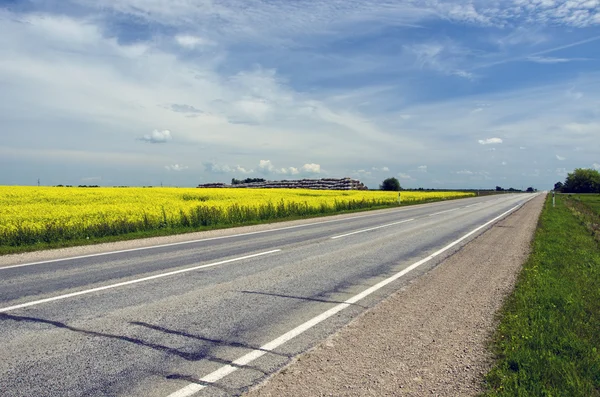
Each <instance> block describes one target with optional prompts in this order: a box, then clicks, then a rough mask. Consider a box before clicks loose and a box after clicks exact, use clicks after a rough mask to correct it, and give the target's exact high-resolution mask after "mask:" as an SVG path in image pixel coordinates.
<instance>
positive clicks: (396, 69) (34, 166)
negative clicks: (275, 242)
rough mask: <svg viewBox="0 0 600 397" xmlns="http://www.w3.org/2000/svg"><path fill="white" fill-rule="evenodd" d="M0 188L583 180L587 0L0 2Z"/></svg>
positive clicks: (594, 158)
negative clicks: (323, 180)
mask: <svg viewBox="0 0 600 397" xmlns="http://www.w3.org/2000/svg"><path fill="white" fill-rule="evenodd" d="M0 54H1V55H0V120H2V123H1V124H0V128H1V136H2V140H1V141H0V170H1V171H0V184H8V185H12V184H22V185H31V184H35V183H37V179H38V178H40V180H41V182H42V184H45V185H55V184H74V185H78V184H99V185H103V186H112V185H155V186H156V185H160V184H161V183H162V184H164V185H166V186H170V185H172V186H195V185H197V184H198V183H206V182H214V181H224V182H226V181H230V180H231V178H234V177H235V178H238V179H239V178H244V177H265V178H267V179H292V178H320V177H344V176H350V177H354V178H357V179H360V180H361V181H363V182H365V183H366V184H367V185H368V186H370V187H376V186H377V185H378V184H379V183H380V182H381V181H382V180H383V179H384V178H386V177H390V176H395V177H397V178H398V179H399V180H400V182H401V184H402V185H403V186H404V187H409V188H410V187H425V188H490V187H491V188H493V187H495V186H496V185H500V186H503V187H510V186H512V187H516V188H522V187H528V186H534V187H536V188H538V189H549V188H551V187H552V186H553V184H554V182H556V181H559V180H564V177H565V176H566V173H567V172H570V171H571V170H573V169H574V168H578V167H583V168H596V169H600V144H599V142H600V0H563V1H559V0H485V1H484V0H451V1H440V0H423V1H419V0H402V1H388V0H382V1H369V0H362V1H358V0H332V1H325V0H295V1H282V0H279V1H275V0H270V1H266V0H244V1H238V0H225V1H217V0H206V1H200V0H194V1H192V0H170V1H164V0H120V1H118V2H116V1H108V0H61V1H56V0H45V1H41V0H39V1H38V0H31V1H27V0H8V1H7V0H0Z"/></svg>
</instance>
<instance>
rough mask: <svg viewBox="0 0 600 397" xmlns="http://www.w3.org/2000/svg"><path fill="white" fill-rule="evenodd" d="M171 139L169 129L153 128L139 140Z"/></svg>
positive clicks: (160, 141) (158, 140)
mask: <svg viewBox="0 0 600 397" xmlns="http://www.w3.org/2000/svg"><path fill="white" fill-rule="evenodd" d="M172 139H173V136H172V135H171V131H169V130H162V131H159V130H154V131H152V134H146V135H144V136H143V137H141V138H140V140H142V141H144V142H148V143H166V142H169V141H170V140H172Z"/></svg>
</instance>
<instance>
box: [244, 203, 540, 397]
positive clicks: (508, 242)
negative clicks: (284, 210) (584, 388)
mask: <svg viewBox="0 0 600 397" xmlns="http://www.w3.org/2000/svg"><path fill="white" fill-rule="evenodd" d="M544 197H545V195H540V196H539V197H537V198H535V199H533V200H531V201H530V202H528V203H527V204H525V205H524V206H523V207H522V208H520V209H519V210H517V211H516V212H515V213H513V214H511V215H510V216H508V217H507V218H506V219H504V220H502V221H500V222H498V223H497V224H496V225H494V227H492V228H491V229H489V230H488V231H486V232H485V233H483V234H482V235H480V236H479V237H478V238H476V239H475V240H473V241H472V242H470V243H469V244H467V245H466V246H465V247H464V248H463V249H461V250H460V251H458V252H457V253H456V254H454V255H453V256H451V257H450V258H448V259H446V260H445V261H444V262H442V263H441V264H440V265H439V266H437V267H436V268H435V269H433V270H432V271H430V272H429V273H427V274H425V275H423V276H422V277H420V278H418V279H416V280H415V281H414V282H413V283H412V284H410V285H409V286H408V287H406V288H403V289H402V290H400V291H399V292H397V293H395V294H394V295H392V296H391V297H389V298H387V299H386V300H385V301H383V302H381V303H380V304H379V305H377V306H376V307H374V308H372V309H371V310H368V311H366V312H365V313H363V314H362V315H361V316H360V317H358V318H357V319H356V320H354V321H353V322H351V323H350V324H349V325H348V326H347V327H345V328H344V329H342V330H341V331H340V332H338V333H337V334H335V335H333V336H331V337H330V338H328V339H327V340H325V341H324V342H322V343H321V344H319V345H318V346H316V347H315V348H313V349H312V350H310V351H309V352H307V353H305V354H303V355H301V356H299V357H298V358H297V359H296V360H294V361H293V362H292V363H291V364H290V365H288V366H287V367H285V368H284V369H282V370H281V371H279V372H278V373H276V374H274V375H273V376H272V377H270V378H269V379H267V381H266V382H263V383H262V384H260V385H258V386H257V387H255V388H254V389H252V390H251V391H250V392H248V393H247V394H245V395H246V396H274V397H275V396H294V397H301V396H398V395H401V396H424V395H427V396H430V395H434V396H468V395H476V394H477V393H479V392H481V391H482V380H483V375H484V374H485V373H487V371H488V370H489V368H490V366H491V363H492V357H491V355H490V353H489V352H488V350H487V348H486V344H487V342H488V340H489V337H490V335H491V332H492V331H493V330H494V328H495V325H496V323H495V314H496V312H497V311H498V310H499V309H500V307H501V305H502V302H503V300H504V298H505V297H506V296H507V295H508V294H509V293H510V292H511V291H512V289H513V287H514V283H515V281H516V278H517V275H518V273H519V270H520V269H521V266H522V264H523V262H524V261H525V260H526V259H527V256H528V254H529V249H530V242H531V239H532V237H533V234H534V232H535V228H536V225H537V220H538V218H539V214H540V212H541V209H542V206H543V203H544Z"/></svg>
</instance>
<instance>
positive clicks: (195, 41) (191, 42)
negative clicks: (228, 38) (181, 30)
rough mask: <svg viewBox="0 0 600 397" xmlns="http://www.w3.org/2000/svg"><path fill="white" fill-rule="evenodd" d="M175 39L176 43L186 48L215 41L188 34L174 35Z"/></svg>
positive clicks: (206, 44) (207, 44)
mask: <svg viewBox="0 0 600 397" xmlns="http://www.w3.org/2000/svg"><path fill="white" fill-rule="evenodd" d="M175 41H176V42H177V44H179V45H180V46H182V47H185V48H187V49H193V48H196V47H200V46H213V45H216V43H215V42H214V41H212V40H208V39H205V38H203V37H198V36H193V35H188V34H184V35H177V36H175Z"/></svg>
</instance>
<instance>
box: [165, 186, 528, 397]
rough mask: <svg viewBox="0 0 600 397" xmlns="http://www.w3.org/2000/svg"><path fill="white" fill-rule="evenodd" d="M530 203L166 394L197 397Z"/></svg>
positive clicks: (487, 223) (485, 224) (503, 214)
mask: <svg viewBox="0 0 600 397" xmlns="http://www.w3.org/2000/svg"><path fill="white" fill-rule="evenodd" d="M532 198H533V197H532ZM529 200H531V198H530V199H528V200H526V201H524V202H523V203H521V204H518V205H516V206H514V207H512V208H511V209H509V210H508V211H506V212H504V213H502V214H501V215H498V216H497V217H495V218H494V219H492V220H491V221H489V222H486V223H484V224H483V225H481V226H479V227H477V228H475V229H473V230H472V231H470V232H469V233H467V234H465V235H464V236H462V237H461V238H459V239H458V240H455V241H453V242H452V243H450V244H448V245H447V246H445V247H444V248H442V249H440V250H438V251H436V252H434V253H433V254H431V255H429V256H428V257H426V258H423V259H421V260H420V261H418V262H415V263H413V264H412V265H410V266H408V267H407V268H405V269H404V270H402V271H400V272H398V273H396V274H394V275H393V276H391V277H389V278H386V279H385V280H383V281H380V282H379V283H377V284H375V285H373V286H372V287H370V288H367V289H366V290H364V291H363V292H361V293H359V294H357V295H354V296H353V297H352V298H350V299H348V300H346V301H344V302H343V303H340V304H338V305H336V306H334V307H332V308H331V309H329V310H327V311H325V312H323V313H321V314H319V315H318V316H316V317H314V318H312V319H310V320H308V321H307V322H305V323H303V324H300V325H299V326H297V327H296V328H294V329H292V330H291V331H288V332H286V333H285V334H283V335H281V336H280V337H278V338H276V339H273V340H272V341H270V342H269V343H267V344H265V345H263V346H261V347H260V348H259V349H257V350H252V351H251V352H250V353H247V354H245V355H243V356H241V357H240V358H238V359H237V360H235V361H232V364H233V365H224V366H222V367H221V368H219V369H218V370H216V371H214V372H211V373H210V374H208V375H206V376H205V377H203V378H201V379H200V382H203V383H205V384H200V383H190V384H189V385H187V386H185V387H183V388H181V389H179V390H177V391H176V392H174V393H171V394H169V396H168V397H190V396H192V395H194V394H196V393H197V392H199V391H200V390H202V389H204V388H206V387H207V385H206V383H215V382H217V381H219V380H221V379H223V378H224V377H226V376H227V375H229V374H231V373H232V372H235V371H236V370H238V369H239V367H241V366H245V365H248V364H249V363H251V362H252V361H254V360H256V359H257V358H259V357H262V356H264V355H265V354H267V353H268V352H269V351H272V350H274V349H276V348H277V347H279V346H281V345H283V344H284V343H285V342H287V341H289V340H290V339H292V338H294V337H296V336H298V335H300V334H302V333H303V332H304V331H306V330H308V329H310V328H312V327H314V326H315V325H317V324H319V323H321V322H323V321H325V320H326V319H328V318H329V317H331V316H333V315H335V314H337V313H339V312H340V311H342V310H344V309H345V308H347V307H348V306H350V305H352V304H354V303H356V302H358V301H360V300H361V299H363V298H365V297H367V296H368V295H370V294H372V293H373V292H375V291H377V290H379V289H381V288H383V287H385V286H386V285H388V284H389V283H391V282H393V281H396V280H397V279H399V278H400V277H402V276H404V275H405V274H407V273H409V272H411V271H412V270H414V269H416V268H417V267H419V266H421V265H423V264H424V263H427V262H429V261H430V260H431V259H433V258H435V257H436V256H438V255H440V254H442V253H444V252H445V251H447V250H449V249H450V248H452V247H454V246H455V245H457V244H459V243H460V242H462V241H463V240H465V239H467V238H469V237H470V236H472V235H473V234H475V233H477V232H478V231H480V230H481V229H483V228H485V227H487V226H489V225H490V224H492V223H494V222H496V221H498V220H500V219H502V218H503V217H505V216H506V215H508V214H510V213H511V212H513V211H515V210H516V209H518V208H520V207H521V206H523V205H524V204H525V203H526V202H528V201H529Z"/></svg>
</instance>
